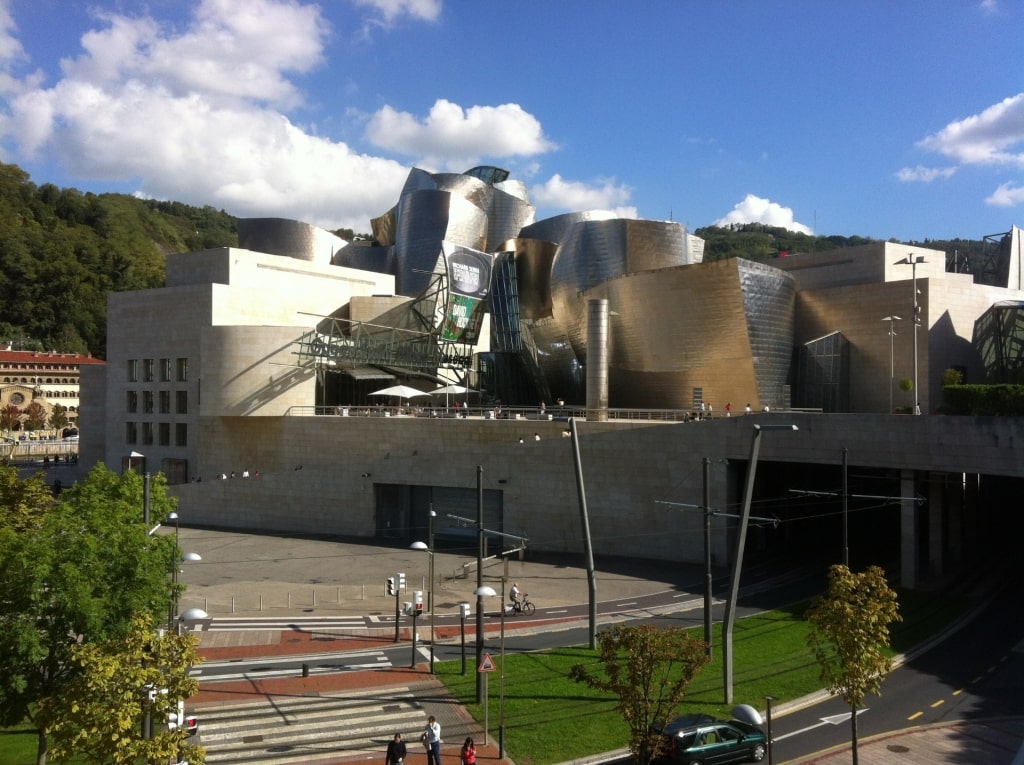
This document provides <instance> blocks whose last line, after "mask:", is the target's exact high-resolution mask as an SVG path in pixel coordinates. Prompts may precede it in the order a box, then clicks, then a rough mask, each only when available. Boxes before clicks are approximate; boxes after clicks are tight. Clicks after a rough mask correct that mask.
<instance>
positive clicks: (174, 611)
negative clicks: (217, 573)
mask: <svg viewBox="0 0 1024 765" xmlns="http://www.w3.org/2000/svg"><path fill="white" fill-rule="evenodd" d="M174 556H175V557H174V568H173V569H171V587H172V590H171V591H172V593H173V594H174V600H173V602H172V604H171V613H170V615H169V617H168V619H167V629H168V631H170V630H171V629H173V627H174V622H175V620H176V619H177V618H178V574H179V573H181V572H180V570H179V569H178V566H179V565H180V564H182V563H197V562H199V561H201V560H202V559H203V556H201V555H200V554H199V553H194V552H187V553H182V552H181V550H179V549H178V547H177V545H175V547H174ZM197 610H198V611H202V609H201V608H200V609H189V612H191V611H197ZM186 613H188V612H186ZM199 618H204V617H199Z"/></svg>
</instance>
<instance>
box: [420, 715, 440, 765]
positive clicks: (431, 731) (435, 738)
mask: <svg viewBox="0 0 1024 765" xmlns="http://www.w3.org/2000/svg"><path fill="white" fill-rule="evenodd" d="M420 741H422V742H423V747H424V748H425V749H426V750H427V765H441V726H440V724H439V723H438V722H437V720H435V719H434V716H433V715H431V716H430V717H428V718H427V727H426V728H424V729H423V735H422V736H420Z"/></svg>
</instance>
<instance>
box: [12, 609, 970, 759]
mask: <svg viewBox="0 0 1024 765" xmlns="http://www.w3.org/2000/svg"><path fill="white" fill-rule="evenodd" d="M806 605H807V604H806V603H801V604H798V605H796V606H793V607H791V608H789V609H782V610H778V611H770V612H766V613H763V614H758V615H756V616H752V617H749V618H746V619H740V620H738V621H737V622H736V626H735V629H734V632H733V698H734V699H735V700H736V703H737V704H740V703H745V704H750V705H752V706H754V707H756V708H758V709H762V708H763V707H764V697H765V696H766V695H771V696H774V697H775V698H776V699H777V701H776V702H775V703H776V704H779V703H782V702H784V701H787V700H790V699H795V698H799V697H800V696H803V695H804V694H806V693H810V692H811V691H815V690H818V689H819V688H820V687H821V683H820V682H819V680H818V666H817V664H815V663H814V660H813V658H812V657H811V653H810V651H809V650H808V649H807V647H806V636H807V624H806V623H805V622H804V621H803V618H802V617H803V612H804V610H805V609H806ZM968 605H969V603H968V601H967V600H965V599H957V598H955V597H952V598H951V597H949V596H947V595H937V594H930V593H921V592H900V614H901V615H902V616H903V619H904V621H903V622H901V623H899V624H896V625H894V626H893V630H892V638H893V640H892V642H893V651H892V653H901V652H903V651H906V650H908V649H910V648H912V647H913V646H915V645H918V644H919V643H921V642H922V641H923V640H925V639H927V638H928V637H929V636H931V635H933V634H935V633H936V632H938V631H939V630H941V629H942V628H943V626H945V625H946V624H949V623H950V622H951V621H953V620H954V619H956V618H957V617H958V616H960V615H961V614H962V613H964V611H965V609H966V608H967V607H968ZM715 629H716V631H715V645H714V654H715V655H714V660H713V661H712V662H711V664H709V665H708V666H707V667H706V668H705V669H704V671H703V672H702V673H701V674H700V675H698V676H697V677H696V678H695V679H694V681H693V682H692V683H691V684H690V687H689V690H688V692H687V695H686V698H685V699H684V700H683V705H682V707H681V708H680V714H682V713H686V712H707V713H709V714H714V715H717V716H720V717H726V718H728V717H729V716H730V710H731V709H732V706H734V705H727V704H725V703H724V696H723V679H722V655H721V654H722V650H721V648H722V641H721V625H715ZM697 634H698V636H703V627H700V628H697ZM494 658H495V659H497V656H495V657H494ZM594 662H595V652H594V651H591V650H589V649H587V648H562V649H558V650H555V651H546V652H543V653H533V654H520V655H516V656H508V657H506V663H505V736H506V740H505V748H506V750H507V751H508V754H509V756H510V757H511V758H512V759H513V760H514V761H515V762H516V763H517V764H518V765H548V764H549V763H557V762H564V761H566V760H570V759H574V758H577V757H582V756H585V755H587V754H596V753H598V752H607V751H610V750H612V749H620V748H622V747H623V746H625V745H626V743H627V741H628V739H629V731H628V729H627V728H626V724H625V723H624V722H623V721H622V718H621V717H620V715H619V713H618V712H617V711H616V709H615V699H614V698H612V697H611V696H610V695H608V694H603V693H600V692H598V691H594V690H591V689H590V688H588V687H586V686H585V685H581V684H579V683H575V682H573V681H572V680H569V678H568V675H569V670H570V669H571V668H572V666H573V665H574V664H580V663H594ZM460 671H461V661H450V662H442V663H439V664H438V666H437V674H438V677H439V678H440V679H441V680H443V681H444V682H445V684H446V685H447V686H448V687H449V688H450V689H451V690H452V692H453V693H454V694H455V695H456V697H458V698H459V699H460V700H461V701H462V702H463V703H464V704H465V705H466V708H467V709H468V710H469V711H470V713H471V714H472V715H473V716H474V717H475V718H476V719H477V720H478V721H480V722H481V723H482V722H483V708H482V706H481V705H477V704H475V703H473V702H475V700H476V676H475V673H474V672H473V671H472V667H470V671H469V672H467V674H466V675H465V677H463V676H462V675H461V674H460ZM489 683H490V693H489V698H490V721H489V722H490V730H491V733H492V735H493V736H495V737H496V736H497V734H498V695H499V685H500V682H499V673H498V672H492V673H491V675H490V678H489ZM883 692H884V686H883ZM35 761H36V733H35V730H33V729H32V728H31V727H29V726H28V725H21V726H17V727H14V728H4V729H0V763H3V765H34V763H35ZM50 762H53V763H55V765H73V763H74V762H75V761H71V762H70V763H63V764H61V763H58V761H57V760H53V759H52V758H51V759H50Z"/></svg>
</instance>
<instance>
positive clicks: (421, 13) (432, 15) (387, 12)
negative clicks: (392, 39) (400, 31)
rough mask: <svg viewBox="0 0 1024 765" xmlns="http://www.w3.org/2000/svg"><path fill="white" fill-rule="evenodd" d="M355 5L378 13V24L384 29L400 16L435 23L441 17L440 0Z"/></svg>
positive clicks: (368, 0) (362, 0)
mask: <svg viewBox="0 0 1024 765" xmlns="http://www.w3.org/2000/svg"><path fill="white" fill-rule="evenodd" d="M355 3H356V5H361V6H363V7H366V8H372V9H374V10H376V11H378V12H379V13H380V23H381V24H382V25H383V26H386V27H389V26H391V25H392V24H394V23H395V21H397V20H398V19H399V18H401V17H402V16H410V17H412V18H414V19H420V20H421V21H437V17H438V16H440V15H441V0H355Z"/></svg>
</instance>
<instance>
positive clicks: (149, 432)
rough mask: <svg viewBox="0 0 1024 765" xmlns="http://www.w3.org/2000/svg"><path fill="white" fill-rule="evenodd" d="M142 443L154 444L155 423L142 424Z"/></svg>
mask: <svg viewBox="0 0 1024 765" xmlns="http://www.w3.org/2000/svg"><path fill="white" fill-rule="evenodd" d="M142 443H143V444H147V445H148V444H152V443H153V423H151V422H144V423H142Z"/></svg>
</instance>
